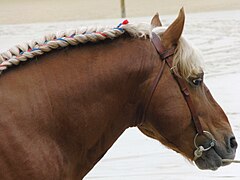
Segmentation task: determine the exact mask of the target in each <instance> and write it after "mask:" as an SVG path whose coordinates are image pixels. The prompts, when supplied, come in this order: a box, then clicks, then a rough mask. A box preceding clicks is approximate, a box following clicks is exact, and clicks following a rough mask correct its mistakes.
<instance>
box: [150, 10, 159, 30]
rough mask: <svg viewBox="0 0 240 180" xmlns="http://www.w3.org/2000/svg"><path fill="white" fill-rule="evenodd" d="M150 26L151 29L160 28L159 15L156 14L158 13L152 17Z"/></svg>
mask: <svg viewBox="0 0 240 180" xmlns="http://www.w3.org/2000/svg"><path fill="white" fill-rule="evenodd" d="M151 25H152V26H153V27H159V26H162V23H161V21H160V19H159V14H158V13H156V14H155V15H154V16H153V18H152V21H151Z"/></svg>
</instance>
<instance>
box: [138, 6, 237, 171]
mask: <svg viewBox="0 0 240 180" xmlns="http://www.w3.org/2000/svg"><path fill="white" fill-rule="evenodd" d="M184 21H185V15H184V10H183V9H181V10H180V13H179V15H178V17H177V19H176V20H175V21H174V22H173V23H172V24H171V25H170V26H169V27H168V28H164V27H161V24H162V23H161V21H160V19H159V16H158V14H156V15H155V16H154V17H153V19H152V26H153V32H154V34H157V36H158V38H159V40H157V44H160V45H159V46H161V47H156V49H157V50H158V53H159V54H160V57H161V58H159V59H161V60H160V61H162V63H161V65H160V68H156V69H155V70H154V72H153V74H152V77H151V78H150V79H149V80H148V81H147V82H146V84H148V85H149V84H154V82H157V83H155V85H156V86H154V87H152V89H154V90H152V91H150V92H152V93H150V95H149V94H148V95H147V96H152V97H151V98H150V100H149V106H148V107H145V109H146V113H143V116H144V118H143V121H142V122H141V123H140V124H139V125H138V128H139V129H140V130H141V132H143V133H144V134H145V135H147V136H149V137H151V138H154V139H156V140H158V141H160V142H161V143H162V144H164V145H166V146H167V147H169V148H171V149H173V150H175V151H176V152H178V153H181V154H182V155H183V156H185V157H186V158H187V159H189V160H191V161H194V162H195V164H196V165H197V166H198V167H199V168H200V169H211V170H216V169H217V168H219V167H220V166H224V165H227V164H229V163H226V162H224V161H223V159H234V157H235V152H236V148H237V142H236V139H235V137H234V135H233V132H232V130H231V126H230V124H229V121H228V118H227V116H226V115H225V113H224V112H223V110H222V108H221V107H220V106H219V105H218V103H217V102H216V101H215V100H214V98H213V96H212V95H211V93H210V91H209V90H208V88H207V86H206V85H205V84H204V81H203V75H204V73H203V68H202V66H201V59H202V56H201V54H200V53H199V51H197V50H196V48H194V47H193V46H192V45H190V44H189V43H188V41H186V40H185V39H184V38H183V37H182V32H183V28H184ZM154 34H153V35H154ZM152 39H153V37H152ZM152 41H153V42H154V39H153V40H152ZM155 46H158V45H156V44H155ZM158 48H159V49H163V50H162V51H163V52H162V54H161V52H160V51H161V50H159V49H158ZM172 49H174V52H173V53H172V54H171V53H170V54H169V56H167V55H166V54H168V53H169V51H170V52H171V50H172ZM161 55H164V56H163V57H162V56H161ZM163 61H166V64H168V66H167V65H166V66H165V67H164V62H163ZM168 61H170V62H168ZM159 69H160V70H159ZM160 71H161V72H160ZM158 75H159V76H160V78H159V79H158V80H157V81H156V80H155V79H156V76H158ZM149 86H150V87H151V85H149ZM188 99H190V100H188ZM189 101H190V102H189Z"/></svg>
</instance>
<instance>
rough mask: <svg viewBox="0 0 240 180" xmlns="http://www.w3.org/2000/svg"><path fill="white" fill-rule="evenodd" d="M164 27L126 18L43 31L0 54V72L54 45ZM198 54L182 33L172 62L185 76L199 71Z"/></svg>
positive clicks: (138, 33) (157, 30)
mask: <svg viewBox="0 0 240 180" xmlns="http://www.w3.org/2000/svg"><path fill="white" fill-rule="evenodd" d="M165 30H166V27H154V26H152V25H149V24H146V23H140V24H129V23H128V21H127V20H125V21H123V22H122V23H120V24H119V25H118V26H117V27H81V28H78V29H75V30H68V31H66V32H57V33H52V34H48V35H45V36H44V37H43V38H41V39H37V40H34V41H31V42H27V43H23V44H19V45H16V46H14V47H12V48H11V49H9V50H8V51H6V52H3V53H1V54H0V73H1V72H2V71H4V70H6V69H7V68H8V67H10V66H12V65H18V64H19V63H20V62H21V61H27V60H28V59H31V58H34V57H36V56H39V55H42V54H44V53H47V52H50V51H52V50H53V49H57V48H61V47H66V46H70V45H71V46H76V45H78V44H84V43H87V42H93V43H94V42H98V41H103V40H105V39H115V38H117V37H119V36H121V35H122V34H124V33H125V32H127V33H128V34H129V35H130V36H133V37H138V38H141V37H144V38H147V37H150V36H151V31H153V32H155V33H157V34H158V35H160V34H161V33H163V32H164V31H165ZM201 59H202V58H201V55H200V53H198V50H197V49H195V48H194V47H193V46H192V45H190V44H189V43H188V42H187V41H186V40H185V39H184V38H183V37H181V38H180V40H179V44H178V46H177V48H176V53H175V56H174V65H175V66H176V67H178V68H179V69H180V71H181V72H182V76H183V77H185V78H186V79H187V78H188V77H190V76H195V75H196V74H199V73H200V72H201V71H202V66H201Z"/></svg>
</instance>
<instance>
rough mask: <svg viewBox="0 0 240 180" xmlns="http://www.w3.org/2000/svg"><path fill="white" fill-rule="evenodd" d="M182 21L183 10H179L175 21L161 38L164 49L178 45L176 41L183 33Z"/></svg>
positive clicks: (183, 16) (183, 17) (183, 18)
mask: <svg viewBox="0 0 240 180" xmlns="http://www.w3.org/2000/svg"><path fill="white" fill-rule="evenodd" d="M184 21H185V14H184V9H183V8H181V10H180V12H179V14H178V17H177V19H176V20H175V21H174V22H173V23H172V24H171V25H170V26H169V27H168V28H167V30H166V31H165V32H164V33H163V35H162V36H161V38H162V40H163V44H164V46H165V47H166V48H170V47H172V46H173V45H176V44H177V43H178V40H179V38H180V37H181V35H182V32H183V27H184Z"/></svg>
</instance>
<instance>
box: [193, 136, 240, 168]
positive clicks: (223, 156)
mask: <svg viewBox="0 0 240 180" xmlns="http://www.w3.org/2000/svg"><path fill="white" fill-rule="evenodd" d="M205 133H206V132H205ZM206 134H207V135H208V136H209V134H210V133H209V134H208V132H207V133H206ZM209 137H210V138H209V139H208V141H206V142H205V143H203V144H202V145H201V146H197V149H196V150H195V158H194V162H195V164H196V165H197V166H198V168H199V169H210V170H217V169H218V168H219V167H221V166H226V165H229V164H230V163H231V162H234V160H233V159H234V157H235V154H236V149H237V146H238V144H237V141H236V139H235V137H234V136H233V135H230V136H226V137H225V142H218V141H216V140H215V139H213V137H211V135H210V136H209ZM195 146H196V144H195ZM199 152H200V153H199ZM198 155H199V156H198ZM235 162H237V161H235Z"/></svg>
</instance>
